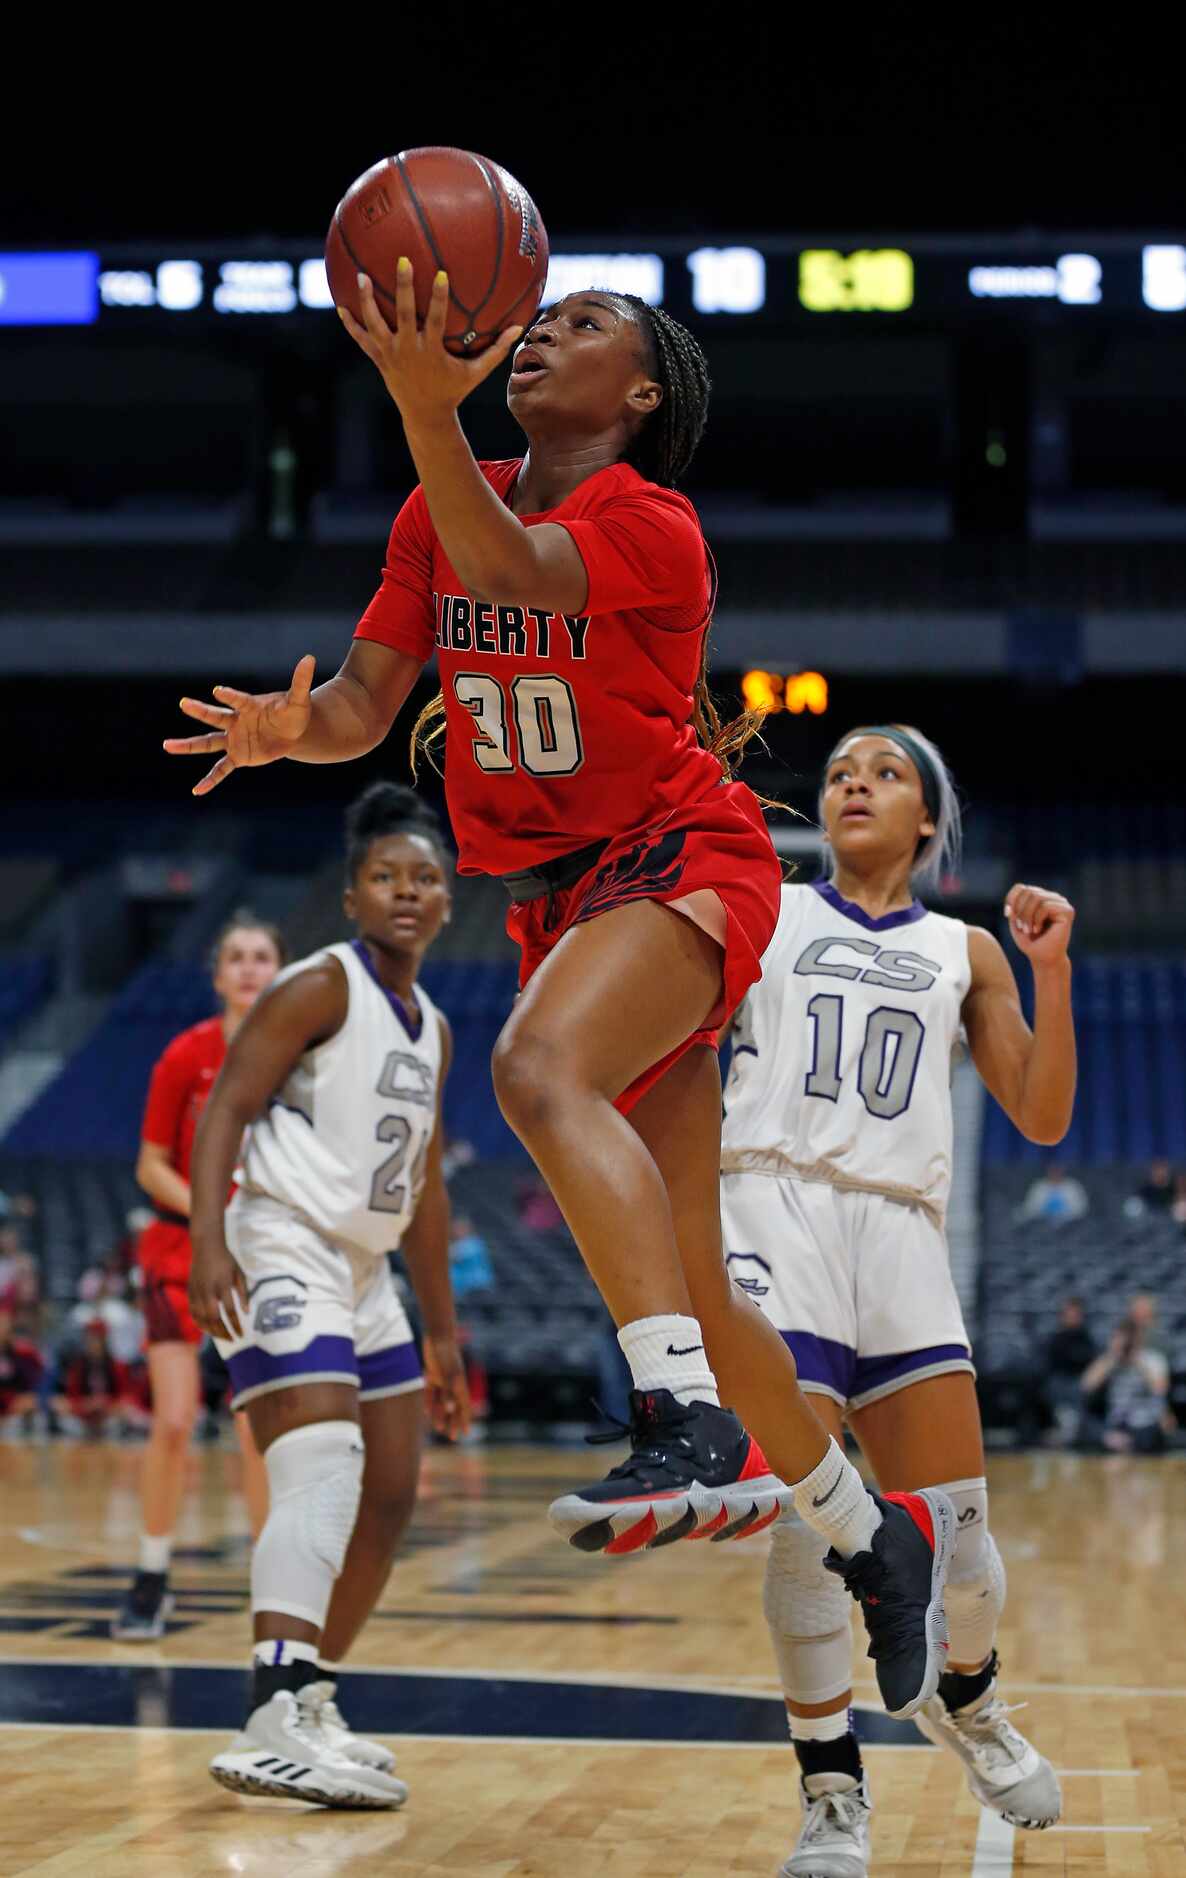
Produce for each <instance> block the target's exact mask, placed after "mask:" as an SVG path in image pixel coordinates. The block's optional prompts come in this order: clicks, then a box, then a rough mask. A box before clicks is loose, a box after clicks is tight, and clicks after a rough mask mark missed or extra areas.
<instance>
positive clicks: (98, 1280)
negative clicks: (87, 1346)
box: [66, 1267, 144, 1368]
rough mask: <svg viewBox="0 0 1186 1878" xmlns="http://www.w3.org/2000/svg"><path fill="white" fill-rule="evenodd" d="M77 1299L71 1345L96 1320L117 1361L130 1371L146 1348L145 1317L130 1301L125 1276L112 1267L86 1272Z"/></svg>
mask: <svg viewBox="0 0 1186 1878" xmlns="http://www.w3.org/2000/svg"><path fill="white" fill-rule="evenodd" d="M78 1298H79V1301H78V1303H77V1304H76V1305H75V1306H74V1308H73V1310H72V1311H71V1312H70V1315H69V1317H68V1318H67V1319H66V1330H67V1338H68V1340H69V1342H70V1343H72V1344H74V1343H77V1341H78V1339H79V1337H80V1336H81V1335H83V1334H84V1333H85V1331H86V1329H87V1326H88V1325H89V1324H91V1323H92V1322H93V1321H94V1320H95V1319H96V1318H97V1319H98V1320H99V1321H100V1322H101V1323H102V1324H103V1326H104V1328H105V1329H106V1332H107V1342H108V1346H109V1348H110V1350H111V1354H112V1356H113V1357H114V1358H115V1361H116V1362H117V1363H122V1364H124V1365H125V1367H127V1368H131V1367H132V1366H133V1365H136V1364H138V1363H139V1362H140V1361H141V1356H142V1352H143V1348H144V1318H143V1315H142V1313H141V1312H140V1311H138V1310H137V1309H136V1306H135V1305H134V1304H131V1303H129V1301H128V1297H127V1279H126V1277H125V1275H124V1273H123V1272H122V1271H120V1270H112V1269H111V1267H107V1268H106V1269H105V1270H100V1271H90V1272H84V1273H83V1275H82V1277H81V1279H80V1280H79V1285H78Z"/></svg>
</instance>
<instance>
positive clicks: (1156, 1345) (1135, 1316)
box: [1124, 1291, 1169, 1362]
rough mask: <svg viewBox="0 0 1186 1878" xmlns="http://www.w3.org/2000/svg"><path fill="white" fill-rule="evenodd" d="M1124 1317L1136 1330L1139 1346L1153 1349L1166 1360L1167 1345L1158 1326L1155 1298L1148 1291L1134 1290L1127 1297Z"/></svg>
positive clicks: (1167, 1358) (1144, 1348)
mask: <svg viewBox="0 0 1186 1878" xmlns="http://www.w3.org/2000/svg"><path fill="white" fill-rule="evenodd" d="M1124 1318H1125V1322H1126V1323H1128V1324H1131V1325H1132V1327H1133V1329H1134V1331H1135V1332H1136V1334H1137V1338H1138V1340H1139V1342H1140V1346H1141V1348H1142V1349H1143V1350H1155V1351H1156V1353H1157V1355H1158V1356H1163V1357H1165V1359H1166V1361H1167V1362H1168V1360H1169V1346H1168V1345H1167V1343H1166V1341H1165V1338H1164V1337H1163V1336H1162V1334H1161V1331H1160V1329H1159V1328H1158V1322H1157V1299H1156V1298H1155V1297H1154V1296H1153V1294H1152V1293H1151V1292H1149V1291H1135V1292H1134V1293H1133V1295H1132V1297H1131V1298H1130V1299H1129V1304H1128V1309H1127V1311H1126V1312H1125V1314H1124Z"/></svg>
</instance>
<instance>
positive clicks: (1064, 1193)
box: [1016, 1161, 1090, 1226]
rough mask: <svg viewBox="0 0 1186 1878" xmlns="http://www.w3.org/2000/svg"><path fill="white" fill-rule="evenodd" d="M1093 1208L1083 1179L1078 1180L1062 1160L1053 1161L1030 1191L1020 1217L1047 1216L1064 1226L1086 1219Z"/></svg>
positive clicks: (1051, 1220)
mask: <svg viewBox="0 0 1186 1878" xmlns="http://www.w3.org/2000/svg"><path fill="white" fill-rule="evenodd" d="M1089 1209H1090V1202H1089V1200H1088V1198H1087V1190H1086V1188H1085V1187H1084V1185H1083V1183H1082V1181H1079V1180H1075V1179H1074V1178H1073V1176H1072V1175H1070V1174H1068V1173H1067V1171H1066V1169H1065V1167H1062V1166H1061V1165H1060V1164H1059V1162H1058V1161H1051V1162H1050V1165H1049V1166H1048V1167H1047V1169H1046V1172H1045V1173H1044V1174H1043V1175H1042V1176H1041V1178H1040V1179H1039V1180H1035V1181H1034V1183H1033V1185H1032V1186H1031V1188H1030V1190H1029V1192H1028V1193H1027V1194H1026V1196H1025V1199H1024V1201H1023V1202H1022V1204H1021V1206H1020V1207H1019V1208H1018V1211H1017V1214H1016V1218H1017V1220H1018V1221H1019V1222H1021V1223H1024V1222H1025V1221H1026V1220H1032V1219H1043V1220H1047V1221H1049V1222H1050V1223H1051V1224H1053V1225H1056V1226H1062V1225H1069V1224H1070V1222H1071V1221H1072V1220H1076V1219H1082V1218H1083V1217H1084V1215H1085V1214H1086V1213H1087V1212H1088V1211H1089Z"/></svg>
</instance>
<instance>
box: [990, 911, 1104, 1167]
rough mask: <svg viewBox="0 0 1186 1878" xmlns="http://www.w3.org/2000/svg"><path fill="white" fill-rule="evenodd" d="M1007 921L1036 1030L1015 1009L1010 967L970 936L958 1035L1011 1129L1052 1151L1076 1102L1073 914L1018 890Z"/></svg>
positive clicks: (993, 947) (996, 950)
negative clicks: (968, 978)
mask: <svg viewBox="0 0 1186 1878" xmlns="http://www.w3.org/2000/svg"><path fill="white" fill-rule="evenodd" d="M1005 916H1006V918H1007V919H1008V921H1009V926H1010V931H1011V932H1012V934H1013V938H1014V940H1015V941H1016V943H1017V946H1018V947H1019V949H1020V950H1021V951H1022V952H1024V953H1025V955H1026V957H1027V958H1028V959H1029V962H1030V965H1031V967H1032V968H1033V974H1034V1027H1033V1029H1032V1030H1031V1029H1030V1027H1029V1025H1028V1024H1027V1023H1026V1021H1025V1017H1024V1015H1023V1013H1022V1009H1021V1000H1020V998H1019V997H1018V995H1017V985H1016V982H1015V980H1014V977H1013V973H1012V972H1011V971H1010V969H1009V963H1008V960H1007V959H1006V957H1005V954H1004V952H1003V951H1002V950H1001V947H1000V945H999V944H998V942H997V941H996V940H995V939H994V938H993V936H992V934H991V933H989V932H985V931H984V930H983V929H982V928H980V927H972V928H971V930H970V931H969V933H968V958H969V962H970V964H971V968H972V983H971V987H970V989H969V991H968V995H967V997H966V998H965V999H964V1011H963V1016H964V1027H965V1029H966V1031H967V1033H968V1047H969V1049H970V1050H971V1052H972V1061H973V1062H974V1063H975V1065H976V1068H977V1069H978V1070H979V1072H980V1074H981V1076H982V1077H983V1078H984V1081H985V1083H986V1085H987V1086H988V1088H989V1090H990V1091H991V1092H992V1094H993V1095H994V1096H995V1097H996V1099H997V1101H998V1102H999V1103H1000V1105H1001V1107H1002V1108H1003V1109H1004V1111H1005V1113H1006V1115H1007V1116H1008V1117H1009V1119H1010V1121H1011V1122H1013V1123H1014V1124H1015V1126H1016V1127H1018V1128H1019V1129H1020V1130H1021V1132H1022V1134H1023V1135H1025V1136H1026V1138H1027V1139H1028V1140H1030V1141H1040V1142H1042V1143H1043V1144H1044V1145H1045V1146H1047V1147H1053V1146H1054V1145H1055V1143H1056V1142H1059V1141H1061V1140H1062V1138H1063V1136H1064V1135H1065V1134H1066V1132H1067V1129H1068V1128H1069V1127H1070V1125H1071V1111H1072V1109H1073V1107H1074V1102H1075V1081H1076V1055H1075V1026H1074V1022H1073V1019H1072V1015H1071V961H1070V959H1069V957H1068V956H1067V947H1068V944H1069V942H1070V937H1071V926H1072V923H1073V922H1074V918H1075V909H1074V907H1073V906H1072V905H1071V904H1070V902H1069V901H1068V900H1064V899H1063V897H1062V895H1061V894H1057V893H1050V892H1048V891H1047V890H1046V889H1045V888H1043V887H1024V886H1017V887H1013V888H1011V889H1010V892H1009V895H1008V897H1007V899H1006V901H1005Z"/></svg>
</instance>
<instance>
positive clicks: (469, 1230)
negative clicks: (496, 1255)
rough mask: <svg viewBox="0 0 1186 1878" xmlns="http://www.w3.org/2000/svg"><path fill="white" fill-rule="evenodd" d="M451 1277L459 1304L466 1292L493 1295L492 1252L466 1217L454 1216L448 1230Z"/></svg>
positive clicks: (470, 1220)
mask: <svg viewBox="0 0 1186 1878" xmlns="http://www.w3.org/2000/svg"><path fill="white" fill-rule="evenodd" d="M449 1277H450V1278H451V1280H452V1282H453V1296H454V1297H455V1298H456V1299H457V1301H458V1302H459V1303H460V1301H461V1299H462V1298H464V1297H465V1295H466V1293H467V1292H470V1291H490V1290H492V1289H493V1286H494V1267H493V1265H492V1264H491V1263H490V1248H489V1246H488V1245H487V1244H486V1241H485V1240H484V1239H483V1237H482V1235H481V1233H480V1232H479V1231H478V1230H477V1228H476V1227H475V1225H474V1223H473V1221H472V1219H467V1218H466V1216H465V1214H464V1213H455V1214H454V1215H453V1219H452V1221H451V1223H450V1226H449Z"/></svg>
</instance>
